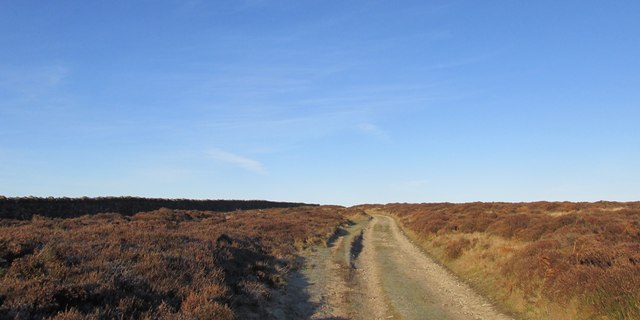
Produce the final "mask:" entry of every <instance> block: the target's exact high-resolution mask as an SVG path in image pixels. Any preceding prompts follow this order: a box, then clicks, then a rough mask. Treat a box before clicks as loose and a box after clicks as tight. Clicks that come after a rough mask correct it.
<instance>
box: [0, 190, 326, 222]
mask: <svg viewBox="0 0 640 320" xmlns="http://www.w3.org/2000/svg"><path fill="white" fill-rule="evenodd" d="M305 205H313V204H305V203H294V202H274V201H264V200H190V199H156V198H139V197H99V198H87V197H83V198H66V197H64V198H53V197H49V198H38V197H17V198H8V197H3V196H0V218H4V219H20V220H28V219H31V218H32V217H33V215H40V216H44V217H50V218H74V217H79V216H83V215H87V214H97V213H119V214H122V215H127V216H130V215H134V214H136V213H138V212H143V211H153V210H157V209H160V208H168V209H176V210H201V211H234V210H251V209H268V208H290V207H299V206H305Z"/></svg>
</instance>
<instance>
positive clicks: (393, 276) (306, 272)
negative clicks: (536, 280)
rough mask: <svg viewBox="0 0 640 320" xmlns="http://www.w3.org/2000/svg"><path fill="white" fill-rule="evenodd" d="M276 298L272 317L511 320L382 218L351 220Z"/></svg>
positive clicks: (392, 222)
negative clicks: (277, 304) (276, 306)
mask: <svg viewBox="0 0 640 320" xmlns="http://www.w3.org/2000/svg"><path fill="white" fill-rule="evenodd" d="M301 290H302V291H304V294H303V295H301V294H299V292H301ZM287 292H288V293H287ZM275 300H277V301H279V305H280V306H279V307H278V308H276V309H277V312H274V317H275V318H278V319H455V320H458V319H460V320H461V319H492V320H493V319H498V320H502V319H505V320H506V319H511V318H510V317H507V316H505V315H503V314H501V313H499V312H498V311H496V310H495V308H494V307H493V306H492V305H491V304H490V303H489V302H488V301H487V300H486V299H485V298H483V297H481V296H480V295H478V294H476V293H475V292H474V291H473V290H471V288H469V287H468V286H467V285H466V284H464V283H462V282H461V281H459V280H458V279H456V278H455V277H454V276H453V275H452V274H451V273H450V272H449V271H447V270H446V269H445V268H443V267H442V266H440V265H438V264H437V263H435V262H434V261H433V260H432V259H431V258H430V257H428V256H427V255H425V254H424V253H423V252H422V251H421V250H420V249H419V248H418V247H417V246H415V245H414V244H413V243H412V242H411V241H410V240H409V239H408V238H407V237H406V236H405V235H404V234H403V233H402V232H401V231H400V228H399V227H398V225H397V224H396V222H395V220H394V219H393V218H391V217H390V216H387V215H383V214H372V215H371V217H370V218H369V219H362V220H359V221H356V223H355V224H354V225H352V226H349V227H346V228H344V229H342V230H341V231H340V232H339V233H338V234H337V236H336V237H335V239H334V240H333V241H331V242H330V243H329V245H328V246H327V247H326V248H325V247H322V248H315V250H312V252H309V253H308V255H307V257H306V261H305V267H304V268H303V270H302V271H301V272H300V273H297V274H295V275H293V276H292V278H291V279H290V284H289V289H288V291H287V290H285V292H284V293H283V294H282V295H281V296H278V297H276V299H275Z"/></svg>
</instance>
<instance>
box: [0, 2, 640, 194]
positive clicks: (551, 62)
mask: <svg viewBox="0 0 640 320" xmlns="http://www.w3.org/2000/svg"><path fill="white" fill-rule="evenodd" d="M638 16H640V2H638V1H506V0H504V1H261V0H234V1H231V0H229V1H178V0H175V1H28V0H20V1H2V2H0V194H4V195H6V196H26V195H35V196H50V195H51V196H106V195H112V196H120V195H132V196H146V197H170V198H183V197H184V198H212V199H219V198H233V199H270V200H285V201H304V202H313V203H323V204H343V205H351V204H359V203H386V202H440V201H452V202H467V201H533V200H572V201H595V200H600V199H606V200H640V199H638V190H640V169H639V168H640V130H639V129H638V124H639V123H640V121H639V120H640V59H639V58H638V57H640V19H638Z"/></svg>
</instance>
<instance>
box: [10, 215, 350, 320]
mask: <svg viewBox="0 0 640 320" xmlns="http://www.w3.org/2000/svg"><path fill="white" fill-rule="evenodd" d="M353 212H354V210H349V209H341V208H337V207H299V208H289V209H268V210H253V211H237V212H232V213H228V214H224V213H216V212H203V211H181V210H169V209H160V210H157V211H152V212H142V213H138V214H135V215H133V216H130V217H128V216H122V215H120V214H97V215H90V216H89V215H88V216H83V217H79V218H72V219H51V218H43V217H40V216H34V217H33V218H32V219H31V220H30V221H18V220H7V219H4V220H3V219H0V318H3V319H14V318H19V319H30V318H47V317H51V318H53V319H98V318H100V319H103V318H118V319H121V318H122V319H131V318H134V319H138V318H147V319H233V318H237V317H249V316H254V317H261V316H264V315H265V312H266V309H265V307H266V303H267V301H268V299H269V296H270V293H271V290H273V289H274V288H277V287H279V286H282V285H283V284H284V282H285V281H286V280H284V279H285V278H284V276H285V274H286V273H287V272H288V271H289V270H292V269H295V268H296V267H297V263H298V260H297V259H296V252H297V250H299V249H301V248H302V247H305V246H308V245H310V244H314V243H319V242H322V241H325V240H326V239H327V238H328V237H329V236H331V235H332V234H333V232H334V231H335V230H336V227H337V225H339V224H342V223H345V222H346V221H347V219H346V217H347V216H348V215H349V214H351V213H353Z"/></svg>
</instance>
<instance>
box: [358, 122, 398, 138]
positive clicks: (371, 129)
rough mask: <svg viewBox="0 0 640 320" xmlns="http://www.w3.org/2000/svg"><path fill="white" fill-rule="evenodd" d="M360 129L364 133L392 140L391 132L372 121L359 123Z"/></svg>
mask: <svg viewBox="0 0 640 320" xmlns="http://www.w3.org/2000/svg"><path fill="white" fill-rule="evenodd" d="M358 131H360V132H361V133H362V134H365V135H368V136H372V137H374V138H376V139H378V140H380V141H385V142H388V141H390V140H391V137H390V136H389V134H388V133H387V132H386V131H384V130H382V129H380V127H378V126H376V125H375V124H372V123H361V124H359V125H358Z"/></svg>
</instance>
